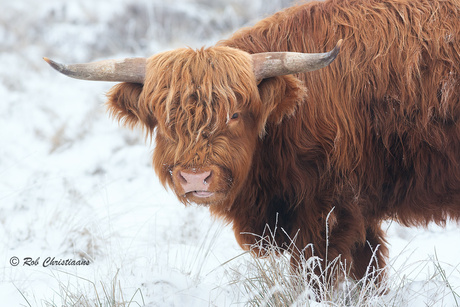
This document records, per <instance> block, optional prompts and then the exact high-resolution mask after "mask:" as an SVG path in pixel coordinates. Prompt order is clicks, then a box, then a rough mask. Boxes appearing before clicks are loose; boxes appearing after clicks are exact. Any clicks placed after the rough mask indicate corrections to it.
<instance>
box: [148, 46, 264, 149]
mask: <svg viewBox="0 0 460 307" xmlns="http://www.w3.org/2000/svg"><path fill="white" fill-rule="evenodd" d="M147 71H148V72H151V74H150V75H147V76H146V82H145V87H144V88H145V89H146V90H147V89H149V90H150V91H148V92H147V91H146V92H144V101H145V104H146V106H147V108H149V109H150V110H152V113H154V114H155V115H156V116H157V118H162V119H166V120H165V121H164V122H163V121H162V122H160V123H158V125H159V129H160V131H161V133H162V134H163V135H164V136H165V137H167V138H169V139H170V140H171V141H174V142H178V143H179V144H181V145H179V146H185V145H184V144H187V145H188V147H192V146H194V145H195V144H196V142H198V140H199V139H200V138H201V136H203V135H207V136H211V135H213V134H215V133H216V132H217V131H222V130H224V129H225V126H226V125H227V123H228V121H229V119H230V117H231V116H232V114H233V113H236V112H239V111H241V110H243V109H244V110H250V111H251V112H253V113H257V112H259V110H258V109H259V108H260V107H261V106H260V103H259V96H258V91H257V85H256V81H255V79H254V74H253V72H252V63H251V59H250V56H249V55H248V54H247V53H245V52H242V51H240V50H237V49H233V48H229V47H213V48H209V49H204V48H202V49H199V50H192V49H189V48H183V49H176V50H174V51H169V52H164V53H160V54H157V55H155V56H153V57H152V58H150V59H149V62H148V68H147ZM188 149H190V148H178V149H177V150H176V152H185V151H187V150H188ZM176 158H177V157H176Z"/></svg>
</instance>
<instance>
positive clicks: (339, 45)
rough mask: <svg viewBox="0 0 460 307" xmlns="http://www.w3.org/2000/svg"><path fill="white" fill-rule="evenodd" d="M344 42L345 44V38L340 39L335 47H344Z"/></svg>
mask: <svg viewBox="0 0 460 307" xmlns="http://www.w3.org/2000/svg"><path fill="white" fill-rule="evenodd" d="M342 44H343V39H339V41H338V42H337V44H336V45H335V48H340V47H342Z"/></svg>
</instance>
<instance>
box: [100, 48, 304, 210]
mask: <svg viewBox="0 0 460 307" xmlns="http://www.w3.org/2000/svg"><path fill="white" fill-rule="evenodd" d="M108 98H109V100H108V106H109V110H110V112H111V113H112V114H113V115H114V116H115V117H116V118H118V119H119V120H120V121H121V122H123V123H125V124H126V125H128V126H135V125H137V124H140V125H141V126H142V128H143V129H144V130H145V131H146V132H147V134H148V135H150V136H152V137H153V135H154V137H155V143H156V144H155V150H154V153H153V165H154V168H155V170H156V172H157V174H158V176H159V177H160V180H161V181H162V183H163V184H164V185H169V186H170V187H171V188H172V189H173V190H174V192H175V193H176V195H177V197H178V198H179V199H180V200H181V201H182V202H184V203H187V202H194V203H197V204H204V205H210V204H216V205H218V204H222V203H226V201H227V200H228V201H230V203H231V200H232V199H233V198H234V197H235V196H236V195H237V194H238V191H239V190H240V189H241V187H242V186H243V185H244V183H245V181H246V179H247V177H248V175H249V173H250V170H251V165H252V159H253V156H254V153H255V151H256V150H257V144H258V142H260V139H261V138H262V137H263V136H264V133H265V129H266V126H267V125H276V124H281V122H282V121H283V118H285V117H288V116H290V115H292V114H293V113H294V112H295V110H296V108H297V106H298V104H299V103H300V102H301V101H302V100H303V98H304V89H303V87H302V86H301V84H300V81H299V80H297V79H296V78H294V77H292V76H283V77H274V78H269V79H265V80H262V82H258V81H257V80H256V78H255V76H254V73H253V67H252V60H251V57H250V55H249V54H247V53H245V52H243V51H240V50H237V49H232V48H228V47H213V48H209V49H201V50H197V51H194V50H191V49H178V50H174V51H170V52H165V53H161V54H158V55H155V56H153V57H152V58H150V59H149V60H148V62H147V70H146V78H145V82H144V85H140V84H134V83H121V84H119V85H117V86H115V87H114V88H112V90H111V91H110V92H109V94H108ZM154 130H155V131H156V133H155V134H154Z"/></svg>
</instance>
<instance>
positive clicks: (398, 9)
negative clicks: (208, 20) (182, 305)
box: [48, 0, 460, 278]
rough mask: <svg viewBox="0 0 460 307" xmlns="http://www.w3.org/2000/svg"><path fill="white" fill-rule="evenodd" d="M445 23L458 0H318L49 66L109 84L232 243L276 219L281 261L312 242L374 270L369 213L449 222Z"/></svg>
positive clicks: (452, 62) (375, 234) (449, 41)
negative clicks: (201, 41) (214, 37)
mask: <svg viewBox="0 0 460 307" xmlns="http://www.w3.org/2000/svg"><path fill="white" fill-rule="evenodd" d="M459 16H460V1H458V0H412V1H409V0H328V1H326V2H312V3H306V4H303V5H299V6H294V7H292V8H288V9H286V10H284V11H281V12H278V13H276V14H275V15H273V16H271V17H268V18H266V19H263V20H262V21H260V22H258V23H257V24H256V25H254V26H252V27H248V28H244V29H241V30H239V31H238V32H236V33H235V34H234V35H233V36H231V37H230V38H229V39H226V40H223V41H220V42H219V43H217V45H216V46H212V47H210V48H207V49H199V50H192V49H178V50H173V51H168V52H164V53H161V54H157V55H153V56H152V57H150V58H148V59H130V60H122V61H103V62H99V63H96V64H94V63H93V64H91V63H90V64H76V65H62V64H57V63H55V62H52V61H50V60H48V62H49V63H50V64H52V65H53V66H54V67H55V68H56V69H58V70H60V71H61V72H63V73H65V74H67V75H70V76H72V77H76V78H81V79H89V80H106V81H120V82H123V83H120V84H118V85H116V86H114V87H113V88H112V89H111V90H110V92H109V93H108V102H107V106H108V109H109V112H110V113H111V114H112V116H114V117H115V118H117V119H118V120H119V121H120V122H122V123H123V124H125V125H126V126H128V127H134V126H140V127H142V129H143V130H144V131H145V132H146V133H147V135H149V136H152V137H154V138H155V143H156V147H155V150H154V153H153V165H154V168H155V171H156V173H157V174H158V176H159V177H160V179H161V182H162V183H163V184H164V185H165V186H169V187H171V189H172V190H173V191H174V192H175V193H176V194H177V197H178V198H179V200H180V201H182V202H183V203H185V204H187V203H189V202H193V203H197V204H201V205H206V206H208V207H209V210H210V211H211V213H212V214H213V215H215V216H217V217H221V218H223V219H224V220H225V221H227V222H229V223H231V224H232V225H233V229H234V232H235V236H236V239H237V241H238V243H239V244H240V245H241V247H242V248H244V249H249V248H250V247H251V246H252V245H253V244H254V243H255V242H256V240H257V236H254V235H251V234H255V235H260V236H262V235H263V234H264V229H265V227H266V226H267V225H268V227H271V228H274V227H275V226H276V227H278V228H283V230H284V231H278V232H277V233H276V235H275V240H276V243H277V244H278V245H279V246H283V244H284V245H287V246H289V245H290V243H291V242H290V241H289V240H290V238H294V237H295V238H296V241H295V247H296V248H292V252H293V253H294V256H295V251H302V252H303V253H305V256H307V257H308V256H310V255H311V253H312V250H311V249H304V247H305V246H307V245H308V244H313V246H314V251H315V254H316V255H317V256H319V257H322V258H324V257H326V256H327V258H328V259H332V258H335V257H340V259H341V260H342V261H346V263H347V264H348V265H349V268H350V274H351V276H352V277H354V278H361V277H363V275H364V274H365V273H366V271H367V269H368V265H369V264H371V268H372V269H373V270H375V269H378V268H381V267H383V266H384V265H385V259H386V258H387V247H386V242H385V234H384V231H383V230H382V229H381V223H382V221H384V220H387V219H393V220H396V221H398V222H400V223H402V224H403V225H407V226H414V225H415V226H419V225H427V224H428V223H429V222H435V223H437V224H441V225H442V224H444V223H445V222H446V220H447V219H449V218H451V219H453V220H455V221H458V220H459V219H460V102H459V98H460V94H459V93H460V83H459V80H460V19H459ZM342 39H343V44H342V45H341V46H340V40H342ZM337 42H339V43H338V45H337V46H336V47H335V48H334V46H335V45H336V43H337ZM331 49H332V51H330V52H326V51H327V50H331ZM339 49H341V50H340V52H339ZM286 52H287V53H286ZM336 57H337V59H336V60H335V61H333V60H334V59H335V58H336ZM323 67H324V68H323ZM320 68H321V69H320ZM154 131H155V134H154ZM326 223H327V227H326ZM275 224H276V225H275ZM326 241H327V243H328V244H326ZM326 251H327V252H328V255H326ZM373 253H375V257H373ZM292 258H293V259H294V261H295V259H296V257H292Z"/></svg>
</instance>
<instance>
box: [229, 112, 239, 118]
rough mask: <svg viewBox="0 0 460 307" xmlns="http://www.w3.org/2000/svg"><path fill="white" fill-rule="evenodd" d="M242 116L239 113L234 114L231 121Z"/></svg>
mask: <svg viewBox="0 0 460 307" xmlns="http://www.w3.org/2000/svg"><path fill="white" fill-rule="evenodd" d="M239 116H240V114H238V113H233V115H232V117H231V119H237V118H238V117H239Z"/></svg>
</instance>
